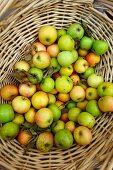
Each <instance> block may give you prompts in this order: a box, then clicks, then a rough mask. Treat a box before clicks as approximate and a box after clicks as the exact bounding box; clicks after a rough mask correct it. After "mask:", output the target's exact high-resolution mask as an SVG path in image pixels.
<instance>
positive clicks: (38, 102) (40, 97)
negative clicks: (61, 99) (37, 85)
mask: <svg viewBox="0 0 113 170" xmlns="http://www.w3.org/2000/svg"><path fill="white" fill-rule="evenodd" d="M48 101H49V98H48V95H47V93H45V92H43V91H38V92H36V93H35V94H34V95H33V96H32V98H31V103H32V105H33V107H34V108H35V109H40V108H43V107H46V106H47V105H48Z"/></svg>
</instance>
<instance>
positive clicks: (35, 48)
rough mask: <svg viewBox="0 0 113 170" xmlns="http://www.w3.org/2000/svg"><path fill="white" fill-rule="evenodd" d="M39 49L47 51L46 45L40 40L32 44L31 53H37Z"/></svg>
mask: <svg viewBox="0 0 113 170" xmlns="http://www.w3.org/2000/svg"><path fill="white" fill-rule="evenodd" d="M38 51H46V47H45V46H44V45H43V44H41V43H40V42H35V43H33V45H32V46H31V54H32V55H35V54H36V53H37V52H38Z"/></svg>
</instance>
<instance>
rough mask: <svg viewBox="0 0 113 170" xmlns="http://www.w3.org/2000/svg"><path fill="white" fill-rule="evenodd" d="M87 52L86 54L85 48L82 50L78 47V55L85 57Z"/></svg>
mask: <svg viewBox="0 0 113 170" xmlns="http://www.w3.org/2000/svg"><path fill="white" fill-rule="evenodd" d="M87 54H88V51H87V50H84V49H81V48H79V49H78V55H79V56H81V57H85V56H86V55H87Z"/></svg>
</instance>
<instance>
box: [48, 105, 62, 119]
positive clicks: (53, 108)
mask: <svg viewBox="0 0 113 170" xmlns="http://www.w3.org/2000/svg"><path fill="white" fill-rule="evenodd" d="M48 108H49V109H50V110H51V111H52V112H53V120H54V121H57V120H59V118H60V116H61V110H60V108H59V107H58V106H57V105H56V104H55V103H54V104H49V106H48Z"/></svg>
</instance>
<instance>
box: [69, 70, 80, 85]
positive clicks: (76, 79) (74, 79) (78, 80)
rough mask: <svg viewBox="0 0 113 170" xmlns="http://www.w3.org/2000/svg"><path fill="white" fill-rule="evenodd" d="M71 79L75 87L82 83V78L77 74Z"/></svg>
mask: <svg viewBox="0 0 113 170" xmlns="http://www.w3.org/2000/svg"><path fill="white" fill-rule="evenodd" d="M70 78H71V79H72V81H73V85H74V86H75V85H78V84H79V83H80V77H79V75H78V74H77V73H73V74H72V75H71V76H70Z"/></svg>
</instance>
